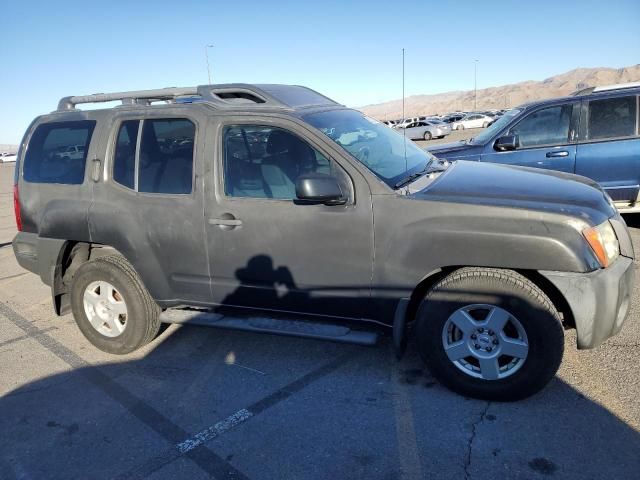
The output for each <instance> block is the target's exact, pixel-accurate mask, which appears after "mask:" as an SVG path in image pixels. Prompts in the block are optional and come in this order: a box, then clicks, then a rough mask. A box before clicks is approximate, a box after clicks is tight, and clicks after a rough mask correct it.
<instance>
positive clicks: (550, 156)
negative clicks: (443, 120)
mask: <svg viewBox="0 0 640 480" xmlns="http://www.w3.org/2000/svg"><path fill="white" fill-rule="evenodd" d="M579 107H580V103H579V102H571V103H564V104H561V105H553V106H546V107H541V108H538V109H536V110H533V111H531V112H530V113H529V114H528V115H526V116H525V117H524V118H522V120H520V121H519V122H518V123H516V124H515V125H513V126H512V127H511V128H510V129H509V130H508V131H507V132H506V133H505V134H504V135H517V136H518V139H519V146H518V148H517V149H516V150H512V151H506V152H499V151H495V150H494V151H490V152H488V153H485V154H483V156H482V160H483V161H487V162H496V163H505V164H509V165H523V166H526V167H536V168H547V169H550V170H559V171H562V172H570V173H573V171H574V168H575V159H576V144H575V141H576V139H577V127H578V124H579V121H580V108H579Z"/></svg>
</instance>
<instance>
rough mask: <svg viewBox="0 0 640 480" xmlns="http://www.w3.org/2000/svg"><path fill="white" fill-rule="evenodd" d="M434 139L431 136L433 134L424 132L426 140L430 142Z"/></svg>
mask: <svg viewBox="0 0 640 480" xmlns="http://www.w3.org/2000/svg"><path fill="white" fill-rule="evenodd" d="M432 138H433V136H432V135H431V132H424V139H425V140H426V141H429V140H431V139H432Z"/></svg>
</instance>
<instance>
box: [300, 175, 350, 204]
mask: <svg viewBox="0 0 640 480" xmlns="http://www.w3.org/2000/svg"><path fill="white" fill-rule="evenodd" d="M296 196H297V197H298V200H302V201H304V202H309V203H324V204H325V205H342V204H344V203H346V202H347V199H346V198H344V197H343V196H342V189H341V188H340V184H339V183H338V179H337V178H335V177H332V176H331V175H324V174H322V173H311V174H308V175H301V176H300V177H298V178H297V179H296Z"/></svg>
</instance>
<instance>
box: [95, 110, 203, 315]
mask: <svg viewBox="0 0 640 480" xmlns="http://www.w3.org/2000/svg"><path fill="white" fill-rule="evenodd" d="M205 124H206V116H204V115H202V114H201V113H200V112H198V111H196V110H195V109H188V108H187V107H167V108H163V109H158V110H154V111H153V112H151V111H147V110H145V111H141V112H135V111H122V112H118V111H117V109H116V112H115V114H114V115H113V116H112V118H111V121H110V122H109V137H108V142H107V148H106V155H105V157H102V156H100V157H98V158H99V159H100V160H103V159H104V160H105V164H106V167H105V169H104V170H105V171H104V175H103V178H102V179H101V180H102V181H96V182H95V183H94V195H93V203H92V205H91V210H90V215H89V222H90V226H91V238H92V241H94V242H97V243H102V244H106V245H110V246H113V247H115V248H116V249H118V250H119V251H120V252H121V253H122V254H123V255H124V256H125V257H126V258H127V259H128V260H129V261H130V262H131V263H132V264H133V266H134V267H135V269H136V271H137V272H138V273H139V274H140V275H141V277H142V279H143V281H144V282H145V286H146V287H147V288H148V289H149V290H150V291H151V294H152V296H153V297H154V298H155V299H156V300H158V301H165V302H170V303H181V302H182V301H186V302H208V301H209V300H210V291H211V290H210V281H209V269H208V265H207V261H206V249H205V241H204V225H203V197H202V195H203V188H202V184H201V181H202V180H201V178H202V174H201V172H200V171H199V168H200V167H199V162H196V158H197V157H199V156H201V155H202V151H203V148H204V143H205V142H204V128H203V125H205Z"/></svg>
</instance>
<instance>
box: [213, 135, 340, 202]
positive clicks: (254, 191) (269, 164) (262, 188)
mask: <svg viewBox="0 0 640 480" xmlns="http://www.w3.org/2000/svg"><path fill="white" fill-rule="evenodd" d="M308 173H323V174H325V175H331V174H335V170H334V167H333V164H332V162H330V161H329V160H328V159H327V158H326V157H325V156H324V155H322V154H321V153H320V152H318V151H317V150H315V149H314V148H313V147H311V146H310V145H309V144H308V143H306V142H305V141H303V140H301V139H300V138H299V137H297V136H296V135H294V134H292V133H290V132H288V131H286V130H283V129H280V128H273V127H262V126H254V125H244V126H233V127H227V128H226V129H225V131H224V190H225V193H226V194H227V195H229V196H233V197H254V198H277V199H294V198H296V188H295V184H296V179H297V178H298V177H299V176H300V175H305V174H308ZM344 191H346V190H344Z"/></svg>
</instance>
